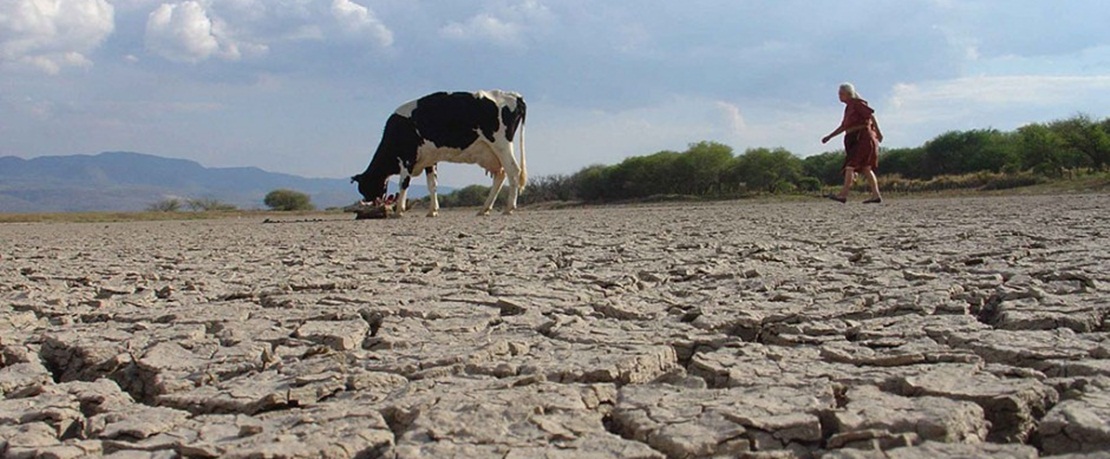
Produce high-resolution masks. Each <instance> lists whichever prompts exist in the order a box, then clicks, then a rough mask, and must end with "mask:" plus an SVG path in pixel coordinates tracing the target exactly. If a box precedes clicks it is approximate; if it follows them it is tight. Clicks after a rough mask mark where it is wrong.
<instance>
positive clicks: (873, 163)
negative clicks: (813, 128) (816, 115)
mask: <svg viewBox="0 0 1110 459" xmlns="http://www.w3.org/2000/svg"><path fill="white" fill-rule="evenodd" d="M874 113H875V109H873V108H871V107H870V106H868V105H867V101H866V100H863V99H851V100H849V101H848V103H847V104H846V105H845V107H844V121H841V122H840V126H841V127H844V128H850V127H852V126H859V125H861V124H864V125H866V126H867V127H865V128H863V129H860V130H858V131H854V132H849V133H846V134H844V150H845V151H846V152H847V153H848V154H847V156H845V158H844V167H846V168H847V167H851V168H852V169H855V170H857V171H859V170H863V169H871V170H875V169H877V168H878V167H879V139H878V138H877V137H876V136H875V124H874V121H873V118H872V117H871V115H873V114H874Z"/></svg>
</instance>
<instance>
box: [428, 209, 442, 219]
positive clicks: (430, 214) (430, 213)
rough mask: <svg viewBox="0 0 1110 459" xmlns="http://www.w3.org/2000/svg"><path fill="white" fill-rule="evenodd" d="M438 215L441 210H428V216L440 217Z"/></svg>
mask: <svg viewBox="0 0 1110 459" xmlns="http://www.w3.org/2000/svg"><path fill="white" fill-rule="evenodd" d="M438 216H439V212H436V211H432V212H428V215H427V217H428V218H434V217H438Z"/></svg>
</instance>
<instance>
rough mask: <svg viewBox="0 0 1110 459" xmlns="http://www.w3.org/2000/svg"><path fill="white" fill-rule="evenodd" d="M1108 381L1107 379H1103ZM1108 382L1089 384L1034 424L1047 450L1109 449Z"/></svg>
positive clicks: (1043, 446) (1062, 451) (1086, 450)
mask: <svg viewBox="0 0 1110 459" xmlns="http://www.w3.org/2000/svg"><path fill="white" fill-rule="evenodd" d="M1103 381H1110V380H1103ZM1107 386H1110V384H1103V385H1089V386H1087V387H1086V388H1085V390H1084V391H1083V392H1082V393H1081V394H1080V395H1079V396H1078V397H1076V398H1071V399H1068V400H1064V401H1061V402H1060V403H1059V404H1057V405H1056V406H1054V407H1052V409H1051V410H1049V411H1048V414H1046V415H1045V417H1044V419H1042V420H1041V422H1040V425H1039V426H1038V428H1037V436H1038V437H1039V439H1040V444H1041V448H1042V449H1043V451H1044V452H1045V453H1047V454H1065V453H1090V452H1098V451H1103V452H1105V451H1110V389H1108V388H1107Z"/></svg>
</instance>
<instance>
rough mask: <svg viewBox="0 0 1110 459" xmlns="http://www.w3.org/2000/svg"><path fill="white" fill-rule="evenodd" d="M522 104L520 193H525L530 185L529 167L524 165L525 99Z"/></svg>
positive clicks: (521, 101)
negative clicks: (526, 186) (526, 187)
mask: <svg viewBox="0 0 1110 459" xmlns="http://www.w3.org/2000/svg"><path fill="white" fill-rule="evenodd" d="M520 104H521V106H520V191H524V185H525V184H527V183H528V167H527V166H526V165H525V164H524V119H525V118H526V117H527V110H526V109H525V106H524V100H523V99H521V100H520Z"/></svg>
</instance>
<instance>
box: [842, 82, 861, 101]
mask: <svg viewBox="0 0 1110 459" xmlns="http://www.w3.org/2000/svg"><path fill="white" fill-rule="evenodd" d="M840 90H841V91H844V92H846V93H848V96H849V97H851V98H853V99H859V93H858V92H856V87H855V85H853V84H852V83H841V84H840Z"/></svg>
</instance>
